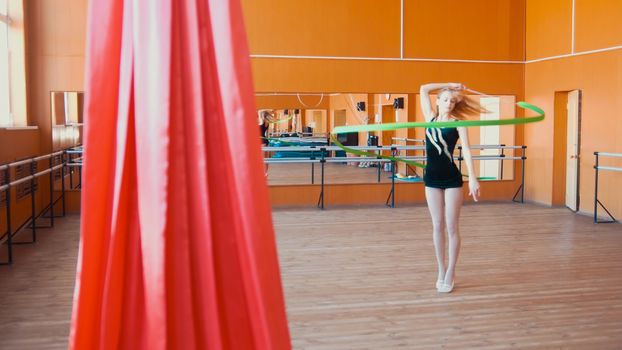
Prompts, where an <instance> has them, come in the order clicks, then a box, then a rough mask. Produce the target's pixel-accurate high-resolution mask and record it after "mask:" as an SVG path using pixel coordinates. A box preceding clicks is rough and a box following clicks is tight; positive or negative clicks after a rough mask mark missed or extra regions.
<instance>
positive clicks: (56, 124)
mask: <svg viewBox="0 0 622 350" xmlns="http://www.w3.org/2000/svg"><path fill="white" fill-rule="evenodd" d="M50 108H51V110H50V112H51V124H52V149H53V150H54V151H57V150H61V149H66V148H69V147H74V146H78V145H80V144H82V123H83V119H84V118H83V114H84V92H82V91H51V92H50Z"/></svg>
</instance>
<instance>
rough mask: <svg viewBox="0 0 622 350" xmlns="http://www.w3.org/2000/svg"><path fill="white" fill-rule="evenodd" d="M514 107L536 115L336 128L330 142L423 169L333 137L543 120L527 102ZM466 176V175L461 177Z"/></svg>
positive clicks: (367, 154) (542, 114) (406, 160)
mask: <svg viewBox="0 0 622 350" xmlns="http://www.w3.org/2000/svg"><path fill="white" fill-rule="evenodd" d="M516 105H518V106H519V107H521V108H523V109H528V110H531V111H533V112H535V113H537V114H538V115H537V116H535V117H527V118H513V119H497V120H459V121H451V122H408V123H386V124H368V125H351V126H337V127H335V128H334V129H333V132H332V134H331V140H332V141H333V143H334V144H335V145H336V146H337V147H339V148H341V149H342V150H344V151H346V152H348V153H352V154H356V155H359V156H366V157H378V158H383V159H389V160H392V161H395V162H402V163H406V164H409V165H412V166H416V167H420V168H424V169H425V164H421V163H418V162H414V161H412V160H408V159H403V158H399V157H393V156H385V155H382V154H376V153H374V152H366V151H360V150H356V149H352V148H349V147H346V146H344V145H343V144H341V142H339V141H338V140H337V138H336V137H335V135H337V134H347V133H354V132H363V131H390V130H398V129H409V128H444V127H450V128H457V127H474V126H492V125H519V124H528V123H535V122H539V121H542V120H544V111H543V110H542V109H540V108H538V107H536V106H534V105H532V104H529V103H527V102H522V101H521V102H517V103H516ZM463 176H466V175H463Z"/></svg>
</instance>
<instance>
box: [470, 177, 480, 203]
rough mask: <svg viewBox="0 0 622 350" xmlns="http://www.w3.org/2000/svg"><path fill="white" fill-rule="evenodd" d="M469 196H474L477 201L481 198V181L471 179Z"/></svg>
mask: <svg viewBox="0 0 622 350" xmlns="http://www.w3.org/2000/svg"><path fill="white" fill-rule="evenodd" d="M469 196H473V200H474V201H476V202H477V201H478V199H479V196H480V195H479V181H477V180H476V179H470V180H469Z"/></svg>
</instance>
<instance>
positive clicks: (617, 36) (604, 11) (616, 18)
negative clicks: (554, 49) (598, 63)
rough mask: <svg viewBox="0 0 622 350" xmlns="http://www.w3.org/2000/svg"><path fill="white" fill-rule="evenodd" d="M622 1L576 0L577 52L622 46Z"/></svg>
mask: <svg viewBox="0 0 622 350" xmlns="http://www.w3.org/2000/svg"><path fill="white" fill-rule="evenodd" d="M621 23H622V1H620V0H575V51H589V50H596V49H602V48H605V47H611V46H620V45H622V24H621Z"/></svg>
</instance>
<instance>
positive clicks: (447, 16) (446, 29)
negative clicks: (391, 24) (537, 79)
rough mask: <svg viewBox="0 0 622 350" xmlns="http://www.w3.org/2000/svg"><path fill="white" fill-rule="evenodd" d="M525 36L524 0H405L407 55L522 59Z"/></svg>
mask: <svg viewBox="0 0 622 350" xmlns="http://www.w3.org/2000/svg"><path fill="white" fill-rule="evenodd" d="M396 2H397V1H396ZM524 36H525V1H524V0H498V1H490V0H469V1H419V0H405V1H404V56H405V57H414V58H449V59H468V60H514V61H521V60H523V58H524V50H525V41H524Z"/></svg>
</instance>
